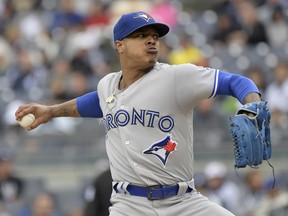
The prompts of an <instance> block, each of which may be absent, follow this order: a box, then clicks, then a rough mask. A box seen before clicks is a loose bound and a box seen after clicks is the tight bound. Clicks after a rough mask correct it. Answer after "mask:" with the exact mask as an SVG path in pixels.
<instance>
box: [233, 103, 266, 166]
mask: <svg viewBox="0 0 288 216" xmlns="http://www.w3.org/2000/svg"><path fill="white" fill-rule="evenodd" d="M266 104H267V103H265V102H262V101H261V102H252V103H248V104H245V105H243V106H242V107H241V108H240V109H239V110H238V111H237V113H236V115H235V117H234V119H233V120H232V122H231V125H230V132H231V134H232V138H233V143H234V154H235V167H236V168H242V167H246V166H250V167H256V166H258V165H259V164H261V163H262V161H263V160H268V159H269V158H270V157H271V138H270V118H271V115H270V112H269V110H268V108H267V106H266ZM248 113H252V114H253V117H250V116H248Z"/></svg>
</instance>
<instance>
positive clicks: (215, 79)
mask: <svg viewBox="0 0 288 216" xmlns="http://www.w3.org/2000/svg"><path fill="white" fill-rule="evenodd" d="M218 76H219V70H216V72H215V75H214V86H213V90H212V93H211V95H210V96H209V97H208V98H213V97H215V96H216V92H217V89H218Z"/></svg>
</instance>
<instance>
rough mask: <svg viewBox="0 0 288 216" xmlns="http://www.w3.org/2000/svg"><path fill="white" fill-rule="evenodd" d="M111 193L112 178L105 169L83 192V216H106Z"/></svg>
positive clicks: (108, 170)
mask: <svg viewBox="0 0 288 216" xmlns="http://www.w3.org/2000/svg"><path fill="white" fill-rule="evenodd" d="M111 193H112V177H111V173H110V169H107V170H105V171H104V172H102V173H101V174H100V175H99V176H97V177H96V179H95V180H94V181H93V183H92V185H90V186H88V187H87V188H86V189H85V191H84V199H85V206H84V209H85V210H84V216H98V215H99V216H108V215H109V211H108V209H109V207H110V206H111V203H110V196H111Z"/></svg>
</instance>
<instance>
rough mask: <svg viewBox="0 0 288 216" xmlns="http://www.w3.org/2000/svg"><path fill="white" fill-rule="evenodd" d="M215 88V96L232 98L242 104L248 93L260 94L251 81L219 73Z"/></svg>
mask: <svg viewBox="0 0 288 216" xmlns="http://www.w3.org/2000/svg"><path fill="white" fill-rule="evenodd" d="M215 85H216V83H215ZM217 86H218V87H217V89H216V95H229V96H233V97H235V98H237V99H238V100H239V102H241V103H243V100H244V98H245V97H246V95H248V94H249V93H252V92H256V93H258V94H259V95H260V92H259V90H258V88H257V86H256V85H255V84H254V82H253V81H252V80H251V79H249V78H247V77H244V76H241V75H239V74H232V73H227V72H223V71H219V75H218V84H217Z"/></svg>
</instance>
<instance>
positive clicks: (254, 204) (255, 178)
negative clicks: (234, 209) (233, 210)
mask: <svg viewBox="0 0 288 216" xmlns="http://www.w3.org/2000/svg"><path fill="white" fill-rule="evenodd" d="M244 183H245V184H244V186H243V188H242V189H241V198H240V203H241V205H239V208H238V214H237V215H238V216H253V212H254V211H255V209H257V208H258V205H259V203H260V202H261V201H262V200H263V198H264V195H265V191H264V176H263V174H262V173H261V171H259V170H257V169H254V170H251V171H249V172H248V173H247V174H246V176H245V181H244Z"/></svg>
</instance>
